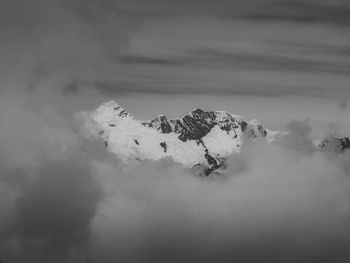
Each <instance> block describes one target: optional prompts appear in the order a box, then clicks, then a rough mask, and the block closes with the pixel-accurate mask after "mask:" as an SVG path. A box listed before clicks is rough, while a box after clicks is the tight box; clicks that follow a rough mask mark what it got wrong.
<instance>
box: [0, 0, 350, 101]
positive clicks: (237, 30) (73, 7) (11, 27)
mask: <svg viewBox="0 0 350 263" xmlns="http://www.w3.org/2000/svg"><path fill="white" fill-rule="evenodd" d="M0 12H1V23H0V26H1V28H2V35H3V41H2V44H1V45H2V46H3V47H5V49H4V48H3V49H2V50H3V52H4V53H5V54H4V56H5V59H6V57H9V54H11V53H13V54H14V55H16V56H18V55H19V54H21V55H20V56H19V57H18V60H20V63H21V64H22V65H23V61H25V60H27V62H28V63H30V64H31V65H30V66H29V71H30V73H29V74H31V75H32V78H34V79H38V78H41V77H42V76H45V74H46V75H48V74H50V72H51V73H52V72H54V71H55V70H57V67H58V68H59V71H62V70H63V71H67V72H68V73H67V72H65V73H64V74H65V75H69V74H70V73H71V72H72V70H74V71H78V73H79V74H74V76H66V78H67V81H66V82H69V83H68V85H74V83H75V84H77V83H84V84H86V85H89V86H90V87H95V88H96V89H98V90H101V91H105V92H109V93H111V94H119V93H121V92H123V93H125V92H127V93H128V92H146V93H148V92H151V93H198V92H200V93H209V94H212V93H215V94H216V93H223V94H246V95H252V94H253V95H254V94H258V95H260V94H265V95H272V96H275V95H278V96H279V95H286V94H287V95H288V94H292V95H302V96H304V95H308V96H309V95H311V96H326V97H337V98H339V97H341V98H343V97H344V96H345V97H348V96H349V91H348V90H349V87H348V83H349V73H350V62H349V61H350V60H349V57H350V37H349V36H350V34H349V23H350V4H349V2H348V1H345V0H344V1H326V0H324V1H316V0H315V1H312V0H308V1H307V0H300V1H287V0H275V1H273V0H259V1H258V0H249V1H243V0H242V1H241V0H237V1H228V0H220V1H209V0H203V1H199V0H189V1H182V0H181V1H175V0H146V1H145V0H143V1H141V0H118V1H109V0H106V1H95V0H88V1H68V0H50V1H41V0H35V1H31V2H30V3H27V2H24V1H18V0H16V1H2V2H1V11H0ZM11 61H12V63H13V60H11ZM14 66H15V65H14ZM16 67H17V66H16ZM68 68H69V69H68ZM73 68H74V69H73ZM75 73H77V72H75ZM55 74H56V73H55ZM33 85H35V84H33ZM68 90H69V88H68Z"/></svg>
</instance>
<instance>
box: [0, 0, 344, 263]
mask: <svg viewBox="0 0 350 263" xmlns="http://www.w3.org/2000/svg"><path fill="white" fill-rule="evenodd" d="M141 2H142V3H141ZM199 2H200V1H194V0H191V1H171V0H169V1H155V0H152V1H137V0H134V1H102V2H101V1H59V0H50V1H41V0H34V1H30V3H25V1H19V0H15V1H13V0H12V1H1V4H0V17H1V18H0V29H1V42H0V54H1V61H0V207H1V210H0V260H1V261H2V262H4V263H8V262H10V263H11V262H13V263H18V262H19V263H21V262H38V263H40V262H45V263H48V262H49V263H51V262H52V263H59V262H65V263H69V262H75V263H79V262H84V263H87V262H89V263H92V262H106V263H108V262H117V261H121V262H164V261H165V262H190V261H192V262H197V261H202V262H206V261H213V260H215V261H220V262H225V261H227V262H232V261H237V262H256V261H262V262H265V261H266V262H320V261H325V262H348V261H349V258H350V255H349V251H348V249H347V247H348V244H349V243H350V240H349V239H350V233H349V231H350V230H349V229H350V228H349V225H350V221H349V220H350V207H349V201H350V200H349V199H350V198H349V193H350V191H349V190H350V189H349V187H350V182H349V171H350V162H349V161H350V155H349V153H344V154H342V155H337V156H336V155H334V154H333V153H331V152H329V153H328V152H327V153H323V152H319V151H315V149H314V147H313V146H312V143H311V142H312V139H313V137H314V136H315V135H320V134H321V135H334V136H349V133H350V122H349V118H348V116H349V111H350V110H349V107H348V102H349V89H348V80H349V79H348V74H347V73H348V71H349V63H348V60H347V56H348V53H349V52H348V48H349V47H348V40H349V39H348V35H349V34H347V33H348V31H349V28H348V25H349V21H348V17H347V16H346V13H345V14H343V13H342V12H341V11H342V10H347V8H348V4H347V3H346V2H345V1H336V2H337V3H335V2H334V3H333V2H332V3H330V2H329V1H320V2H322V3H316V1H310V4H308V3H306V1H300V3H299V5H292V7H291V6H290V5H288V3H286V2H285V1H282V0H281V1H276V3H275V4H273V5H272V6H274V8H277V9H274V8H270V4H271V1H259V3H260V4H258V1H250V3H249V4H247V3H245V2H246V1H244V3H243V1H237V2H236V3H235V4H233V3H229V2H228V1H203V2H201V3H199ZM309 5H310V6H311V7H310V6H309ZM290 8H292V10H293V12H289V15H286V14H284V15H283V12H281V10H282V11H283V10H284V12H285V11H286V10H291V9H290ZM310 8H311V9H312V10H318V11H317V12H316V13H315V12H310V11H308V10H310ZM273 10H277V11H273ZM330 10H331V11H330ZM276 14H278V15H276ZM341 14H343V15H341ZM340 18H342V19H340ZM110 99H115V100H116V101H117V102H118V103H120V104H121V105H123V107H125V108H126V109H127V110H129V111H130V112H133V113H135V116H136V117H138V118H144V119H150V118H153V117H154V116H156V115H158V114H167V115H168V116H169V117H171V118H176V117H180V116H182V115H183V114H186V113H187V112H188V111H189V110H191V109H193V108H196V107H201V108H203V109H205V110H228V111H230V112H232V113H235V114H240V115H243V116H246V117H247V118H248V119H251V118H257V119H259V120H260V121H262V122H263V123H264V124H266V126H267V127H269V128H271V129H279V130H283V131H284V130H286V131H288V132H289V135H288V136H286V137H285V138H284V139H283V140H281V141H277V142H276V143H274V144H267V143H265V142H263V141H254V142H251V143H249V142H247V143H245V144H244V147H243V149H242V152H241V154H239V155H233V156H231V157H230V158H229V160H227V165H228V166H227V171H226V174H225V176H221V177H218V176H217V177H215V176H213V177H208V178H201V177H198V176H196V175H195V174H194V173H193V171H192V170H191V169H186V168H183V167H182V166H180V165H179V164H176V163H174V162H173V161H172V160H171V159H166V160H160V161H156V162H151V161H149V162H141V163H138V164H133V165H129V166H126V165H124V164H122V163H121V162H120V161H119V160H118V159H116V158H115V157H114V156H112V155H110V154H109V153H108V152H107V151H106V150H105V148H104V146H103V143H100V142H96V141H89V140H87V139H85V138H83V136H81V134H80V133H79V123H76V122H75V120H74V118H73V116H74V114H75V113H77V112H80V111H83V110H91V109H94V108H96V107H97V106H98V105H99V104H100V103H102V102H104V101H106V100H110ZM307 119H309V120H308V121H307ZM305 120H306V121H305Z"/></svg>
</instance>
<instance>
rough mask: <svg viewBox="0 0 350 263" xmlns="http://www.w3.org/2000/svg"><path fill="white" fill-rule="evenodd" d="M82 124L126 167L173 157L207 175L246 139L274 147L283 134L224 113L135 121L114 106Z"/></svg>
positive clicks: (90, 115)
mask: <svg viewBox="0 0 350 263" xmlns="http://www.w3.org/2000/svg"><path fill="white" fill-rule="evenodd" d="M78 118H79V119H80V121H81V122H82V123H83V133H84V134H85V136H87V137H94V138H99V139H102V140H103V141H104V143H105V145H106V147H107V149H108V151H110V152H111V153H113V154H115V155H116V156H117V157H118V158H119V159H121V160H123V161H124V162H128V161H129V160H135V159H136V160H146V159H149V160H158V159H161V158H164V157H171V158H173V159H174V161H176V162H178V163H181V164H183V165H184V166H187V167H194V166H196V165H202V166H204V167H206V169H207V173H210V172H211V171H213V170H216V169H218V168H220V167H221V166H222V165H223V162H224V160H225V159H226V158H227V157H228V156H229V155H231V154H232V153H239V152H240V149H241V146H242V143H243V141H244V140H245V139H256V138H266V139H267V140H268V141H269V142H271V141H273V140H274V139H275V138H276V137H277V136H279V135H280V134H281V133H280V132H274V131H270V130H268V129H266V128H265V127H264V126H263V125H262V124H261V123H260V122H258V121H257V120H252V121H250V122H246V121H245V120H244V118H243V117H241V116H238V115H233V114H231V113H229V112H226V111H208V112H206V111H203V110H201V109H195V110H193V111H192V112H190V113H189V114H187V115H185V116H183V117H182V118H180V119H176V120H168V119H167V117H166V116H164V115H160V116H158V117H157V118H155V119H153V120H148V121H143V120H136V119H135V117H134V116H133V115H131V114H130V113H128V112H127V111H125V110H124V109H123V108H121V107H120V106H119V105H118V104H117V103H116V102H114V101H109V102H106V103H103V104H102V105H101V106H99V107H98V108H97V109H96V110H94V111H91V112H82V113H79V114H78Z"/></svg>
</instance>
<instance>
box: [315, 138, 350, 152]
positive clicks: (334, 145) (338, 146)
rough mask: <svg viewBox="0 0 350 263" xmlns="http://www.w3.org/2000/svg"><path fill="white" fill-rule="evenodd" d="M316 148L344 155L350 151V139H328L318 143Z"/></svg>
mask: <svg viewBox="0 0 350 263" xmlns="http://www.w3.org/2000/svg"><path fill="white" fill-rule="evenodd" d="M315 145H316V147H317V148H319V149H321V150H324V151H329V152H333V153H343V152H345V151H346V150H349V149H350V139H349V138H348V137H344V138H334V137H332V138H326V139H324V140H321V141H318V142H316V144H315Z"/></svg>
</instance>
